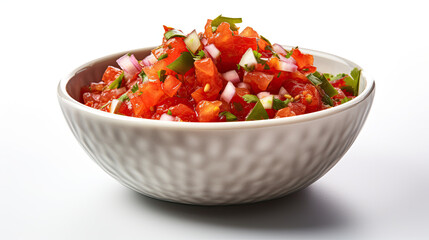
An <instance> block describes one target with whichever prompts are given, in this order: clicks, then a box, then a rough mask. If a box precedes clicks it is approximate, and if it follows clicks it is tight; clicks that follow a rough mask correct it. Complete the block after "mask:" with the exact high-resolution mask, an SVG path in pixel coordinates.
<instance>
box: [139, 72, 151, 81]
mask: <svg viewBox="0 0 429 240" xmlns="http://www.w3.org/2000/svg"><path fill="white" fill-rule="evenodd" d="M139 77H141V79H142V82H143V83H144V82H146V81H149V78H148V77H147V75H146V73H145V72H144V71H143V70H142V71H141V72H140V73H139Z"/></svg>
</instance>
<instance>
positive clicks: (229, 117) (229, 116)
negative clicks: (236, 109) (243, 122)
mask: <svg viewBox="0 0 429 240" xmlns="http://www.w3.org/2000/svg"><path fill="white" fill-rule="evenodd" d="M224 115H225V118H226V121H227V122H231V121H236V120H237V117H236V116H235V115H234V114H232V113H230V112H228V111H225V112H221V113H220V114H219V117H220V116H224Z"/></svg>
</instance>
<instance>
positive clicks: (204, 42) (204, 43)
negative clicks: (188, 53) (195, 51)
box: [201, 38, 209, 46]
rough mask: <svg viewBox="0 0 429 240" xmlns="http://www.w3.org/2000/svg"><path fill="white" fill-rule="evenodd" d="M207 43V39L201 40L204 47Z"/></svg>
mask: <svg viewBox="0 0 429 240" xmlns="http://www.w3.org/2000/svg"><path fill="white" fill-rule="evenodd" d="M208 42H209V41H208V40H207V38H201V43H202V44H203V45H204V46H205V45H207V43H208Z"/></svg>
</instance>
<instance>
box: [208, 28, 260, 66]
mask: <svg viewBox="0 0 429 240" xmlns="http://www.w3.org/2000/svg"><path fill="white" fill-rule="evenodd" d="M214 44H215V46H216V48H217V49H219V51H220V52H221V54H220V59H219V61H218V63H217V67H218V70H219V71H220V72H226V71H229V70H232V69H236V68H237V63H238V62H240V60H241V57H242V56H243V54H244V53H245V52H246V51H247V49H249V48H252V49H253V50H256V49H257V43H256V38H253V37H243V36H240V35H233V33H232V31H231V29H230V28H229V24H228V23H226V22H223V23H221V24H220V25H219V26H218V28H217V30H216V33H215V35H214Z"/></svg>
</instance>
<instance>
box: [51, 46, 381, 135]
mask: <svg viewBox="0 0 429 240" xmlns="http://www.w3.org/2000/svg"><path fill="white" fill-rule="evenodd" d="M284 47H289V48H291V46H286V45H284ZM153 48H154V47H146V48H138V49H133V50H129V51H124V52H118V53H113V54H109V55H106V56H104V57H100V58H97V59H94V60H92V61H89V62H87V63H85V64H82V65H81V66H79V67H77V68H75V69H74V70H73V71H71V72H70V73H69V74H67V75H66V76H65V77H64V78H62V79H61V80H60V82H59V84H58V88H57V97H58V100H59V101H60V102H61V101H63V102H66V103H68V104H69V105H70V106H71V107H73V108H76V109H78V110H79V111H82V112H84V113H86V114H90V115H92V116H93V117H98V118H104V120H106V121H114V122H118V123H121V124H128V125H133V126H137V127H151V128H166V129H167V128H168V129H174V130H189V129H192V130H230V129H251V128H264V127H274V126H279V125H291V124H296V123H302V122H308V121H313V120H317V119H320V118H325V117H328V116H331V115H335V114H337V113H340V112H343V111H345V110H347V109H350V108H353V107H355V106H357V105H358V104H359V103H361V102H363V101H364V100H365V99H367V98H368V97H369V96H370V95H371V93H372V92H373V91H374V90H375V81H374V79H373V78H372V77H371V76H370V75H368V73H367V72H366V71H365V69H363V68H362V67H360V66H359V65H358V64H356V63H354V62H352V61H350V60H348V59H345V58H342V57H339V56H336V55H334V54H330V53H326V52H322V51H317V50H311V49H306V48H300V50H301V51H302V52H305V53H310V54H312V55H317V56H321V57H324V58H331V59H334V60H337V61H342V62H345V63H347V64H348V65H350V66H353V67H358V68H360V69H362V71H361V80H362V78H363V79H364V80H365V83H366V84H365V89H364V90H363V91H362V92H361V93H360V94H359V95H358V96H357V97H356V98H354V99H352V100H350V101H348V102H346V103H344V104H341V105H339V106H335V107H332V108H328V109H324V110H321V111H317V112H313V113H306V114H303V115H298V116H293V117H287V118H277V119H267V120H257V121H235V122H171V121H160V120H154V119H146V118H136V117H129V116H122V115H118V114H112V113H108V112H104V111H99V110H98V109H94V108H91V107H88V106H86V105H84V104H82V103H80V102H79V101H77V100H75V99H74V98H72V97H71V96H70V95H69V94H68V92H67V90H66V87H67V84H68V82H69V80H70V79H71V78H73V77H74V76H75V74H77V73H79V72H80V71H82V70H84V69H85V68H88V67H91V66H92V65H93V64H95V63H97V62H99V61H103V60H107V59H110V58H113V57H115V56H120V55H124V54H127V53H130V52H138V51H147V50H151V49H153Z"/></svg>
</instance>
